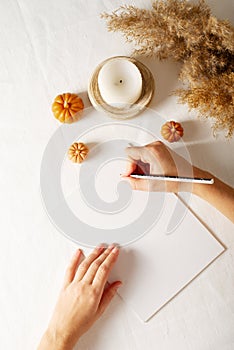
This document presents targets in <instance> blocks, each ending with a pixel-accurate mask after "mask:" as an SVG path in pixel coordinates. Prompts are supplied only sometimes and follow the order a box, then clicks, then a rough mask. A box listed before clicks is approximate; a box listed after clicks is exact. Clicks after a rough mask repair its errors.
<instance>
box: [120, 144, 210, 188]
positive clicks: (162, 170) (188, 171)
mask: <svg viewBox="0 0 234 350" xmlns="http://www.w3.org/2000/svg"><path fill="white" fill-rule="evenodd" d="M126 153H127V155H128V158H129V160H130V162H129V163H128V167H127V170H126V173H125V174H124V175H122V177H123V178H124V179H126V180H127V181H128V182H129V183H130V184H131V186H132V188H133V189H134V190H141V191H160V192H162V191H167V192H175V193H176V192H179V191H180V192H182V191H192V189H193V186H192V184H191V183H179V182H175V181H158V180H157V181H154V180H143V179H135V178H132V177H130V175H131V174H132V173H134V174H154V175H157V174H159V175H171V176H188V177H194V176H196V177H206V175H207V173H206V172H204V171H203V170H201V169H198V168H196V167H193V166H192V165H191V164H190V163H189V162H187V161H186V160H185V159H184V158H182V157H181V156H179V155H178V154H177V153H175V152H173V151H172V150H171V149H169V148H168V147H166V146H165V145H164V144H163V143H162V142H161V141H156V142H153V143H150V144H148V145H146V146H143V147H128V148H127V149H126Z"/></svg>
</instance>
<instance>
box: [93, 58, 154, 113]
mask: <svg viewBox="0 0 234 350" xmlns="http://www.w3.org/2000/svg"><path fill="white" fill-rule="evenodd" d="M116 59H125V60H128V61H130V62H132V63H133V64H135V65H136V67H137V68H138V69H139V71H140V73H141V76H142V91H141V95H140V97H139V98H138V100H137V101H136V102H135V103H133V104H130V105H127V106H124V107H122V108H117V107H115V106H111V105H109V104H108V103H106V102H105V101H104V99H103V98H102V96H101V93H100V90H99V86H98V75H99V72H100V70H101V68H102V67H103V66H104V65H105V64H106V63H107V62H110V61H112V60H116ZM154 90H155V84H154V78H153V75H152V73H151V72H150V70H149V69H148V68H147V67H146V66H145V65H144V64H143V63H141V62H139V61H138V60H136V59H135V58H132V57H127V56H116V57H111V58H108V59H107V60H105V61H103V62H101V63H100V64H99V65H98V66H97V67H96V69H95V71H94V73H93V75H92V77H91V79H90V82H89V85H88V95H89V99H90V102H91V103H92V105H93V107H94V108H95V109H96V110H98V111H100V112H105V113H107V114H108V115H109V116H111V117H112V118H116V119H127V118H131V117H134V116H135V115H137V114H139V113H140V112H142V111H143V110H144V109H145V108H146V107H147V106H148V105H149V103H150V101H151V99H152V97H153V94H154Z"/></svg>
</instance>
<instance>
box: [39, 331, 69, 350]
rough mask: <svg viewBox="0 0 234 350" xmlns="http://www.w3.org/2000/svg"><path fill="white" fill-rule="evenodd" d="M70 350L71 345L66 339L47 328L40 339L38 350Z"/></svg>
mask: <svg viewBox="0 0 234 350" xmlns="http://www.w3.org/2000/svg"><path fill="white" fill-rule="evenodd" d="M47 349H48V350H72V349H73V344H71V343H70V342H69V341H68V339H66V337H64V336H63V335H62V334H59V333H58V332H56V331H55V330H52V329H51V328H48V329H47V330H46V332H45V334H44V336H43V338H42V341H41V344H40V346H39V349H38V350H47Z"/></svg>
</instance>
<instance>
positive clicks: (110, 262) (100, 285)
mask: <svg viewBox="0 0 234 350" xmlns="http://www.w3.org/2000/svg"><path fill="white" fill-rule="evenodd" d="M118 256H119V248H118V247H115V248H114V249H112V250H111V252H110V253H109V255H108V256H107V257H106V259H105V260H104V262H103V263H102V264H101V265H100V266H99V268H98V270H97V273H96V275H95V277H94V279H93V283H92V285H93V286H95V287H96V288H97V289H98V290H99V291H101V292H102V291H103V289H104V287H105V284H106V282H107V278H108V276H109V274H110V272H111V270H112V268H113V266H114V264H115V262H116V260H117V258H118Z"/></svg>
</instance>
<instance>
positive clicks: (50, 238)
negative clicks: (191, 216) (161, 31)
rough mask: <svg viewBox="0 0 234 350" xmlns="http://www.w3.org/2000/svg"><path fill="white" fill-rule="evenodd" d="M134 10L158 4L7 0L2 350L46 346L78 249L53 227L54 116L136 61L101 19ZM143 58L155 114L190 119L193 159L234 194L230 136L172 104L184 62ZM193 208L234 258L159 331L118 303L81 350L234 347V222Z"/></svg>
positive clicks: (229, 11) (1, 28) (2, 8)
mask: <svg viewBox="0 0 234 350" xmlns="http://www.w3.org/2000/svg"><path fill="white" fill-rule="evenodd" d="M124 3H125V4H126V3H128V4H135V5H138V6H139V7H142V6H146V7H150V3H151V2H150V1H148V0H147V1H143V0H142V1H140V0H139V1H137V0H136V1H130V0H125V1H120V0H119V1H116V0H115V1H111V0H85V1H83V0H49V1H47V0H40V1H36V0H18V1H17V0H8V1H6V0H1V1H0V50H1V51H0V96H1V109H0V114H1V117H0V118H1V119H0V166H1V173H0V193H1V194H0V215H1V233H0V280H1V288H0V330H1V331H0V333H1V336H0V348H1V349H4V350H13V349H19V350H31V349H33V348H36V345H37V343H38V341H39V339H40V337H41V334H42V332H43V330H44V329H45V327H46V325H47V322H48V320H49V317H50V314H51V312H52V309H53V307H54V303H55V299H56V297H57V295H58V291H59V288H60V285H61V282H62V279H63V274H64V270H65V267H66V265H67V263H68V261H69V259H70V256H71V255H72V253H73V252H74V250H75V245H74V244H73V243H71V242H69V241H68V240H67V239H65V238H64V237H62V236H61V235H60V234H59V233H58V232H57V230H56V229H55V228H54V227H53V226H52V225H51V223H50V221H49V219H48V217H47V216H46V213H45V212H44V210H43V206H42V203H41V197H40V188H39V174H40V162H41V158H42V155H43V151H44V148H45V146H46V144H47V142H48V140H49V138H50V136H51V135H52V134H53V133H54V131H55V130H56V129H57V127H58V123H57V121H56V120H55V119H54V118H53V117H52V114H51V112H50V108H51V103H52V101H53V98H54V97H55V96H56V95H57V94H58V93H61V92H66V91H72V92H79V93H80V92H82V91H86V90H87V81H88V79H89V77H90V75H91V72H92V71H93V69H94V68H95V67H96V65H97V64H98V63H99V62H101V61H102V60H103V59H105V58H107V57H110V56H114V55H121V54H122V55H129V54H130V52H131V46H130V45H128V44H125V41H124V39H123V38H122V37H121V35H120V34H118V33H116V34H113V33H108V32H107V30H106V28H105V23H104V21H102V20H100V19H99V14H100V13H101V12H103V11H111V10H113V9H115V8H117V7H118V6H119V5H121V4H124ZM209 3H210V4H211V6H212V9H213V12H214V13H215V14H216V15H217V16H219V17H221V18H229V19H230V20H232V21H233V13H234V11H233V10H234V8H233V2H232V1H231V0H225V1H224V0H223V1H222V2H221V1H218V0H210V1H209ZM142 61H143V62H145V63H146V64H147V65H148V66H149V68H150V69H151V70H152V72H153V74H154V76H155V79H156V84H157V93H156V95H155V97H154V100H153V102H152V105H151V106H152V108H155V109H156V110H157V111H158V112H160V114H161V115H163V116H164V117H165V118H168V119H169V118H172V117H173V118H175V119H177V120H180V121H183V122H184V123H183V124H184V127H185V132H186V134H185V140H186V141H187V146H188V147H189V150H190V152H191V157H192V159H193V162H194V163H196V164H197V165H198V166H201V167H204V168H207V169H209V170H210V171H212V172H214V174H216V175H217V176H219V177H220V178H222V179H223V180H224V181H226V182H228V183H229V184H231V185H233V186H234V176H233V175H234V157H233V146H234V139H233V140H231V141H227V140H225V138H224V136H223V134H222V133H221V134H219V135H218V137H217V139H214V138H213V136H212V132H211V128H210V123H209V122H203V121H199V120H197V119H196V118H194V115H192V114H189V113H188V112H187V109H186V107H185V106H180V105H177V104H176V98H175V97H168V96H169V94H170V92H171V91H172V90H173V89H174V88H175V86H176V84H177V73H178V70H179V65H178V64H175V63H171V62H164V63H158V62H156V61H154V60H151V59H145V60H142ZM85 101H86V100H85ZM191 206H192V209H193V210H194V212H195V213H196V214H197V215H198V217H199V218H200V219H201V220H202V221H203V222H205V223H206V225H207V227H208V228H209V229H210V230H211V231H212V232H213V233H214V234H215V235H216V236H217V237H218V238H219V239H220V240H221V241H222V242H223V243H224V244H225V245H226V247H227V251H226V252H225V253H224V254H223V255H222V256H221V257H220V258H219V259H218V260H216V261H215V262H214V263H213V264H212V265H211V266H210V267H209V268H208V269H207V270H205V271H204V272H203V273H202V274H201V275H200V276H199V277H198V278H197V279H196V280H195V281H193V282H192V283H191V284H190V285H189V286H188V287H187V288H186V289H185V290H183V292H181V293H180V294H179V295H178V296H177V297H176V298H175V299H174V300H173V301H171V302H170V303H169V304H168V305H167V306H166V307H164V308H163V309H162V310H161V311H160V312H159V313H158V314H157V315H156V316H155V317H154V318H153V319H152V320H151V321H150V322H149V323H146V324H143V323H142V322H141V321H139V319H138V318H137V317H136V316H135V314H134V313H133V312H132V311H131V310H129V308H128V307H127V305H125V304H124V303H123V302H122V300H121V299H120V298H119V297H116V298H115V300H114V301H113V303H112V305H111V306H110V307H109V309H108V311H107V312H106V313H105V315H104V317H103V318H102V319H101V320H100V321H99V322H98V323H97V324H96V325H95V326H94V327H93V328H92V330H91V331H90V332H89V333H88V334H87V335H85V336H84V337H83V338H82V339H81V341H80V342H79V344H78V346H77V349H82V350H87V349H91V350H110V349H111V350H115V349H116V350H117V349H118V350H119V349H124V350H130V349H131V350H142V349H145V350H151V349H160V350H177V349H179V350H197V349H199V350H219V349H221V348H222V350H231V349H233V348H234V333H233V329H234V296H233V295H234V267H233V265H234V229H233V225H232V224H231V223H230V222H229V221H228V220H227V219H226V218H224V217H223V216H222V215H221V214H220V213H218V212H217V211H216V210H215V209H214V208H211V207H210V206H209V205H208V204H207V203H205V202H203V201H201V200H199V199H198V198H193V200H192V203H191ZM142 298H144V296H142Z"/></svg>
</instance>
